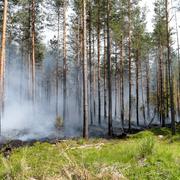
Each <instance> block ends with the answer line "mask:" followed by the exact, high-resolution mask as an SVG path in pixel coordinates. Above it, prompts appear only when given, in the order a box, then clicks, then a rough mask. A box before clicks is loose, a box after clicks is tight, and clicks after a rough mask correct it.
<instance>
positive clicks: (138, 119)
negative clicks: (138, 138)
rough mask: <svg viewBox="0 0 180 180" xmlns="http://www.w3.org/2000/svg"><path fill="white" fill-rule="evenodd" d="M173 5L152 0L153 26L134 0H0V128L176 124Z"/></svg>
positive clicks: (82, 130)
mask: <svg viewBox="0 0 180 180" xmlns="http://www.w3.org/2000/svg"><path fill="white" fill-rule="evenodd" d="M178 8H179V4H178V1H175V0H172V1H170V0H169V1H168V0H155V2H154V13H153V17H152V19H153V22H152V24H153V27H152V32H150V31H149V29H148V28H147V27H148V26H147V23H149V22H147V21H150V19H147V18H146V15H147V14H148V8H147V7H142V4H141V1H139V0H69V1H68V0H51V1H48V0H39V1H36V0H9V1H7V0H4V1H1V2H0V21H1V22H0V29H2V31H1V39H2V43H1V51H0V60H1V63H0V66H1V67H0V82H1V83H0V111H1V133H2V134H3V135H5V136H10V137H16V136H20V137H21V138H23V139H27V138H34V137H35V138H39V137H46V136H68V137H71V136H80V135H83V137H86V138H87V137H88V135H89V134H90V133H91V128H90V127H95V126H96V127H101V128H102V129H104V130H105V131H104V132H103V133H108V134H109V135H113V133H114V132H115V131H116V129H118V130H119V129H121V132H123V131H124V130H125V129H126V130H128V131H129V132H130V131H131V130H132V129H133V128H148V127H151V125H154V124H156V125H158V126H162V127H164V126H166V125H170V126H171V127H172V133H173V134H175V125H176V122H178V121H179V118H180V54H179V42H180V41H179V34H178V33H179V32H178V30H179V25H178V19H177V14H178V13H179V12H178V10H179V9H178ZM45 35H46V37H45ZM48 38H49V40H48V43H45V39H46V41H47V39H48ZM89 131H90V132H89Z"/></svg>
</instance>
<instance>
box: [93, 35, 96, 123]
mask: <svg viewBox="0 0 180 180" xmlns="http://www.w3.org/2000/svg"><path fill="white" fill-rule="evenodd" d="M93 112H94V116H93V118H94V120H96V62H95V35H94V33H93Z"/></svg>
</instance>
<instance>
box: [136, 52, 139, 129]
mask: <svg viewBox="0 0 180 180" xmlns="http://www.w3.org/2000/svg"><path fill="white" fill-rule="evenodd" d="M136 122H137V126H139V50H138V49H137V50H136Z"/></svg>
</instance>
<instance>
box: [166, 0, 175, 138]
mask: <svg viewBox="0 0 180 180" xmlns="http://www.w3.org/2000/svg"><path fill="white" fill-rule="evenodd" d="M165 3H166V34H167V52H168V54H167V55H168V74H169V87H170V105H171V128H172V134H173V135H175V133H176V126H175V110H174V82H173V72H172V59H171V47H170V31H169V12H168V11H169V10H168V8H169V7H168V0H166V1H165Z"/></svg>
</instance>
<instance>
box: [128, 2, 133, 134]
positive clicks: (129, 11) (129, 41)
mask: <svg viewBox="0 0 180 180" xmlns="http://www.w3.org/2000/svg"><path fill="white" fill-rule="evenodd" d="M128 21H129V22H128V59H129V131H130V130H131V115H132V77H131V76H132V74H131V73H132V72H131V66H132V62H131V0H128Z"/></svg>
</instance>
